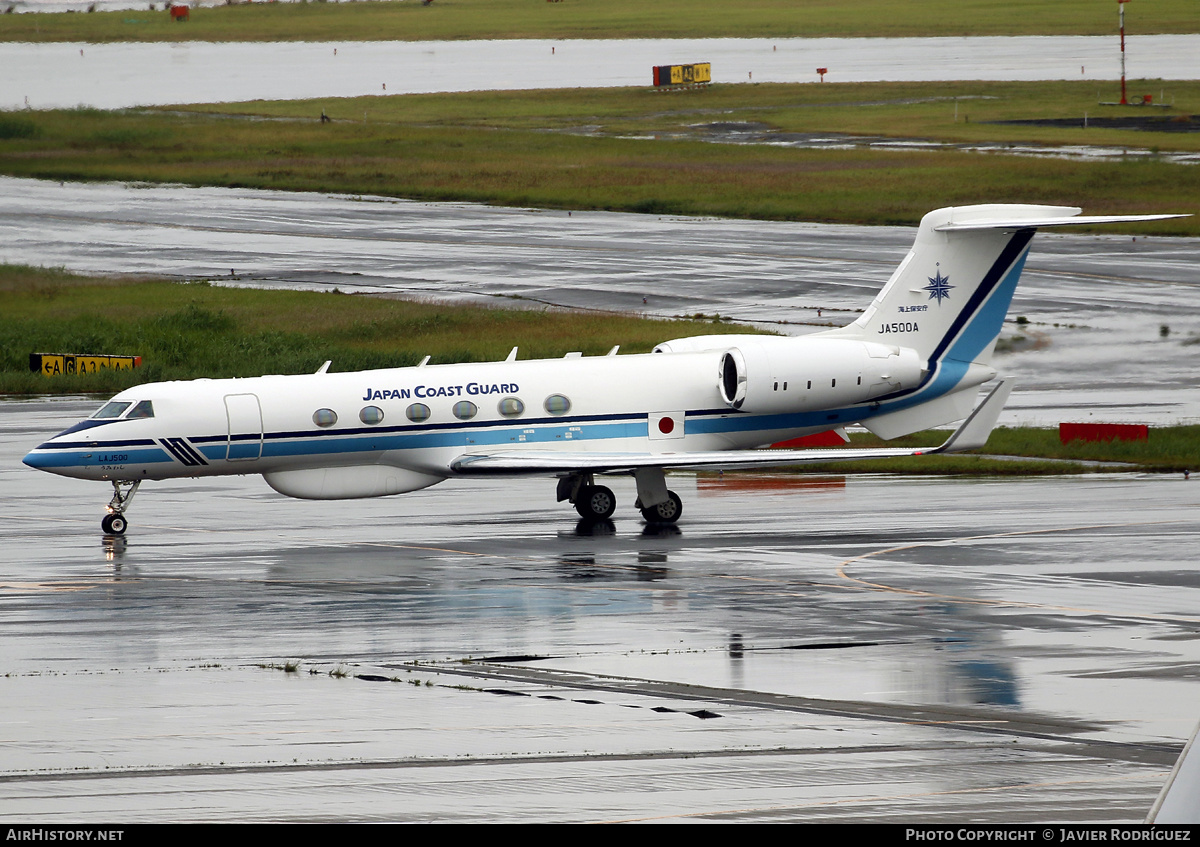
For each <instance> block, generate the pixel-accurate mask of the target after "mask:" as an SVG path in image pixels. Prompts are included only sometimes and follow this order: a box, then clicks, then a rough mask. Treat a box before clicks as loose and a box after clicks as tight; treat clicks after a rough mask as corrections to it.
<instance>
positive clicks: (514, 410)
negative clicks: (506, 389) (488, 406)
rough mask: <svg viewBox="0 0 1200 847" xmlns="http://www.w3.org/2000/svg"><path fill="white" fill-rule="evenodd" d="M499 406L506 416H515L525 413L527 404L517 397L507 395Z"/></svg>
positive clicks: (501, 412)
mask: <svg viewBox="0 0 1200 847" xmlns="http://www.w3.org/2000/svg"><path fill="white" fill-rule="evenodd" d="M497 408H498V409H499V410H500V414H502V415H504V417H506V418H515V417H518V416H520V415H522V414H524V413H525V404H524V403H522V402H521V401H520V400H519V399H517V398H516V397H505V398H504V399H503V400H501V401H500V405H499V406H497Z"/></svg>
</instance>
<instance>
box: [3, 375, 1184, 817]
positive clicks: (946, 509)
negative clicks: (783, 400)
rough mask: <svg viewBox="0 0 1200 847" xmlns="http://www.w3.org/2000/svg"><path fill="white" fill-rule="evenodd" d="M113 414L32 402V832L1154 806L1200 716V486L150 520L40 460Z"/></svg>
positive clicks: (22, 525) (20, 802) (741, 487)
mask: <svg viewBox="0 0 1200 847" xmlns="http://www.w3.org/2000/svg"><path fill="white" fill-rule="evenodd" d="M94 405H95V404H94V402H92V401H85V400H78V399H70V398H68V399H61V400H29V401H9V402H4V403H0V484H2V485H3V486H4V490H5V491H6V492H8V495H7V496H6V498H5V507H6V520H5V521H3V523H2V524H0V541H2V543H0V550H2V551H3V552H2V553H0V603H3V610H4V611H3V614H2V615H0V659H2V664H0V673H2V674H3V675H2V676H0V690H2V694H0V739H2V742H0V743H2V745H3V749H4V751H5V753H4V756H3V758H2V760H0V761H2V766H0V813H2V814H3V815H4V817H5V818H6V819H7V820H10V821H12V820H27V821H34V822H37V821H42V822H48V821H63V820H71V821H78V822H86V821H109V822H112V821H119V822H134V821H162V820H172V821H176V820H209V821H215V820H256V821H262V820H439V821H450V820H455V821H485V820H486V821H496V820H502V821H531V820H538V821H617V820H680V819H700V820H725V821H733V820H801V821H843V820H855V821H925V822H929V821H944V822H948V821H978V822H987V821H1004V822H1016V821H1050V820H1053V821H1135V822H1136V821H1140V820H1141V819H1142V818H1144V816H1145V814H1146V812H1147V810H1148V809H1149V808H1150V805H1151V803H1152V801H1153V799H1154V797H1155V795H1156V794H1157V792H1158V790H1159V788H1160V787H1161V785H1162V784H1163V782H1164V781H1165V779H1166V776H1167V773H1168V771H1169V769H1170V765H1171V763H1172V762H1173V760H1174V758H1175V756H1176V754H1177V753H1178V751H1179V749H1180V748H1181V746H1182V743H1183V740H1184V739H1186V738H1187V736H1188V735H1189V734H1190V733H1191V731H1192V729H1193V727H1194V726H1195V724H1196V721H1197V719H1198V718H1200V713H1198V711H1197V709H1196V703H1197V702H1200V698H1198V697H1197V694H1198V693H1200V576H1198V575H1197V573H1196V571H1195V568H1194V564H1193V563H1194V551H1195V550H1196V548H1197V544H1198V542H1200V509H1198V508H1197V507H1198V506H1200V487H1198V483H1197V482H1195V481H1191V482H1185V481H1184V480H1183V479H1181V478H1179V477H1166V476H1136V475H1125V474H1112V475H1098V476H1089V477H1070V478H1065V479H1048V478H1043V479H1013V480H969V481H964V480H951V479H932V478H931V479H899V478H891V477H887V476H879V475H875V476H862V477H851V478H842V477H815V478H814V477H804V476H789V475H780V474H725V475H723V476H722V475H714V474H704V475H692V474H680V475H674V476H672V479H671V484H672V487H673V488H675V489H676V490H678V491H679V492H680V493H681V494H682V495H683V497H684V501H685V514H684V517H683V520H682V521H681V523H680V524H679V525H678V527H677V528H675V529H672V530H667V531H657V530H651V529H648V528H647V527H646V525H645V524H643V523H642V522H641V521H640V520H639V519H635V518H634V517H633V515H634V514H635V513H634V512H633V510H632V508H631V507H630V501H631V500H632V496H633V492H632V483H631V482H630V481H628V480H625V479H623V478H622V479H617V480H616V481H615V482H614V484H613V487H614V489H615V490H616V492H617V496H618V498H619V499H620V500H621V501H622V506H621V507H620V508H619V509H618V512H617V515H616V517H615V519H614V521H613V522H612V523H611V524H604V525H600V526H598V527H587V526H580V525H578V524H577V523H576V521H575V520H574V518H573V512H570V511H569V510H568V509H565V508H563V507H562V506H560V505H557V504H555V503H554V496H553V485H552V482H551V481H548V480H528V481H504V482H471V483H468V482H450V483H446V484H443V485H441V486H437V487H435V488H432V489H429V490H427V491H424V492H419V493H417V494H413V495H407V496H404V497H398V498H397V497H393V498H384V499H380V500H368V501H352V502H334V503H311V502H300V501H292V500H287V499H285V498H283V497H280V496H279V495H276V494H275V493H274V492H272V491H271V490H270V489H268V488H267V486H266V485H265V484H264V483H263V482H262V480H261V479H260V478H258V477H239V478H230V479H221V480H209V481H186V480H185V481H180V482H172V483H160V484H155V485H149V484H148V485H147V486H146V487H144V488H143V490H142V492H141V493H139V495H138V498H137V500H136V501H135V502H134V504H133V508H132V510H131V512H130V517H131V521H132V527H131V529H130V530H129V534H128V536H127V537H126V538H125V539H123V540H116V539H105V538H103V537H102V536H101V534H100V531H99V526H98V524H99V517H100V514H101V510H102V505H103V503H104V502H105V501H106V500H107V497H108V494H107V492H106V491H105V488H104V486H103V485H101V484H90V483H85V482H77V481H72V480H66V479H60V478H58V477H53V476H49V475H46V474H42V473H39V472H36V471H34V470H31V469H29V468H25V467H24V466H22V465H21V464H20V457H21V455H22V454H23V452H24V451H25V450H27V449H28V448H29V447H30V446H32V445H34V444H36V443H37V442H38V441H39V440H40V439H41V438H42V437H43V436H44V435H46V434H47V433H52V432H55V431H57V430H59V429H61V428H63V427H65V426H67V425H68V424H70V423H72V422H73V421H74V420H76V419H77V418H79V417H81V416H83V415H85V414H87V413H88V412H89V411H91V409H92V408H93V407H94ZM293 663H298V664H294V665H293Z"/></svg>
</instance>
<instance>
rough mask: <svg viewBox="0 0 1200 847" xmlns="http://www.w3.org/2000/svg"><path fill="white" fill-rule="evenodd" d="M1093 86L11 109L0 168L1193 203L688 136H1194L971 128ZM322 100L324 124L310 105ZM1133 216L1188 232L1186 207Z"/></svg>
mask: <svg viewBox="0 0 1200 847" xmlns="http://www.w3.org/2000/svg"><path fill="white" fill-rule="evenodd" d="M1168 96H1170V97H1174V99H1175V102H1176V108H1175V109H1174V110H1173V111H1172V112H1170V113H1169V114H1173V115H1179V114H1186V113H1187V112H1188V111H1189V110H1190V109H1191V108H1192V107H1193V106H1200V84H1198V83H1177V84H1172V86H1171V88H1170V94H1169V95H1168ZM956 97H957V98H959V99H958V101H957V105H958V109H959V120H958V121H957V122H956V121H955V120H954V109H955V100H954V98H956ZM1096 97H1097V87H1096V85H1095V84H1094V83H1020V84H1018V83H994V84H993V83H937V84H923V85H916V84H912V83H903V84H901V83H876V84H862V85H844V86H842V85H837V86H835V85H832V84H829V85H821V84H809V85H762V86H758V85H754V86H742V85H736V86H734V85H726V86H712V87H710V88H708V89H705V90H698V91H692V92H686V93H680V94H672V95H661V94H656V93H653V92H651V91H647V90H644V89H611V90H610V89H605V90H592V91H579V90H576V91H534V92H503V93H489V94H487V95H481V94H450V95H420V96H404V97H371V98H358V99H349V100H323V101H307V102H303V103H250V104H240V105H220V106H213V107H196V108H194V109H191V110H190V111H186V112H180V111H174V112H169V111H149V112H130V113H117V112H102V111H97V110H70V111H50V112H22V113H8V114H3V115H0V173H6V174H11V175H15V176H29V177H40V178H45V179H58V180H148V181H153V182H171V183H183V184H188V185H220V186H246V187H256V188H270V189H284V190H294V191H325V192H339V193H349V194H376V195H387V196H397V197H409V198H415V199H424V200H468V201H478V202H483V203H492V204H497V205H508V206H537V207H544V208H587V209H612V210H622V211H632V212H647V213H662V214H685V215H719V216H727V217H739V218H759V219H786V220H808V221H826V222H841V223H862V224H915V223H916V222H917V221H918V220H919V219H920V217H921V215H923V214H924V213H925V212H927V211H928V210H930V209H933V208H937V207H939V206H945V205H950V204H969V203H980V202H1018V203H1052V204H1068V205H1079V206H1083V207H1084V208H1085V209H1086V210H1087V211H1089V212H1092V213H1131V214H1132V213H1150V212H1193V211H1196V206H1197V198H1200V168H1196V167H1191V166H1184V165H1175V164H1170V163H1167V162H1163V161H1160V160H1158V159H1157V158H1155V157H1153V156H1152V157H1149V158H1148V159H1147V160H1141V159H1135V158H1133V157H1130V158H1129V159H1128V160H1117V161H1106V162H1078V161H1066V160H1061V159H1040V158H1027V157H1018V156H1006V155H994V154H987V155H984V154H978V153H969V152H961V151H957V150H949V151H934V152H929V151H919V150H904V149H888V150H870V149H852V150H811V149H809V150H804V149H787V148H780V147H776V146H767V145H732V144H714V143H708V142H705V141H700V140H695V138H696V136H697V134H698V133H702V132H703V130H702V129H697V127H696V126H695V125H696V124H706V123H713V122H728V121H755V122H758V123H760V124H763V125H765V126H767V127H769V128H776V129H779V130H782V131H789V132H796V131H811V132H834V131H852V132H868V133H874V132H877V133H880V134H889V135H894V136H895V135H898V136H900V137H910V136H915V137H922V138H936V139H944V140H948V141H956V142H957V141H961V142H977V141H980V140H983V139H999V140H1001V141H1003V142H1005V143H1018V142H1022V143H1023V142H1035V143H1042V144H1082V143H1091V144H1095V145H1115V146H1121V145H1131V144H1137V145H1138V146H1140V147H1143V148H1148V149H1149V148H1157V149H1159V150H1173V149H1181V150H1194V149H1196V147H1197V143H1198V138H1200V135H1198V134H1194V133H1192V134H1188V133H1171V132H1136V131H1132V130H1107V129H1103V130H1102V129H1089V130H1084V129H1082V128H1079V129H1073V128H1055V127H1040V126H1017V125H996V124H987V125H983V124H982V122H983V121H985V120H987V121H992V120H1012V119H1014V118H1015V117H1023V118H1045V117H1064V116H1071V115H1078V116H1081V115H1082V113H1083V112H1084V111H1087V110H1089V109H1093V110H1095V114H1100V113H1103V112H1104V109H1103V108H1100V107H1097V106H1096V105H1095V102H1096ZM322 109H324V110H325V111H326V112H327V114H328V115H329V116H331V117H332V118H333V119H334V120H333V122H332V123H329V124H322V123H320V122H318V121H317V120H316V119H317V118H318V117H319V115H320V113H321V111H322ZM216 112H220V113H222V114H216ZM231 113H238V114H241V115H244V116H247V117H249V116H256V117H257V116H267V117H275V118H282V120H267V121H264V120H258V119H251V120H246V119H241V118H232V117H228V116H227V115H229V114H231ZM1156 114H1157V113H1156ZM223 115H224V116H223ZM364 118H365V120H364ZM968 119H969V120H968ZM582 127H587V128H588V131H587V132H586V133H584V132H582V130H581V128H582ZM677 134H683V135H684V136H685V137H683V138H675V137H674V136H675V135H677ZM630 135H636V136H641V137H642V138H645V137H653V136H657V137H658V140H657V141H654V142H647V141H646V140H639V139H637V138H630V137H629V136H630ZM1136 226H1138V227H1139V228H1138V229H1136V230H1131V231H1137V232H1144V233H1159V234H1174V235H1197V234H1200V217H1193V218H1187V219H1182V220H1178V221H1166V222H1162V223H1158V224H1151V225H1136ZM1110 231H1111V230H1110Z"/></svg>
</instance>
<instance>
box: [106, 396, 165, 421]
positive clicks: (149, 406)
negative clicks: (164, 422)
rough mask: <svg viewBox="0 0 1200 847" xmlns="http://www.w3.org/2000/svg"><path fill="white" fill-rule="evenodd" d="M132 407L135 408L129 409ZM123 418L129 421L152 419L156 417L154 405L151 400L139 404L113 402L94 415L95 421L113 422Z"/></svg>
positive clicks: (126, 401) (125, 401)
mask: <svg viewBox="0 0 1200 847" xmlns="http://www.w3.org/2000/svg"><path fill="white" fill-rule="evenodd" d="M130 406H133V408H132V409H129V407H130ZM126 409H129V413H128V414H126V413H125V410H126ZM121 417H123V418H124V419H125V420H127V421H128V420H133V419H134V418H152V417H154V404H153V403H152V402H150V401H149V400H142V401H141V402H139V403H137V404H134V403H133V402H131V401H128V400H124V401H123V400H112V401H110V402H108V403H105V404H104V406H103V407H101V409H100V411H98V412H96V414H94V415H92V419H93V420H108V421H111V420H116V419H117V418H121Z"/></svg>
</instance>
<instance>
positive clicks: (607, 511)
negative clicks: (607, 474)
mask: <svg viewBox="0 0 1200 847" xmlns="http://www.w3.org/2000/svg"><path fill="white" fill-rule="evenodd" d="M616 510H617V497H616V495H615V494H613V493H612V489H610V488H606V487H605V486H603V485H586V486H584V487H583V488H581V489H580V490H579V496H578V498H576V500H575V511H577V512H579V516H580V517H581V518H583V519H584V520H588V521H606V520H608V519H609V518H611V517H612V515H613V512H615V511H616Z"/></svg>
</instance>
